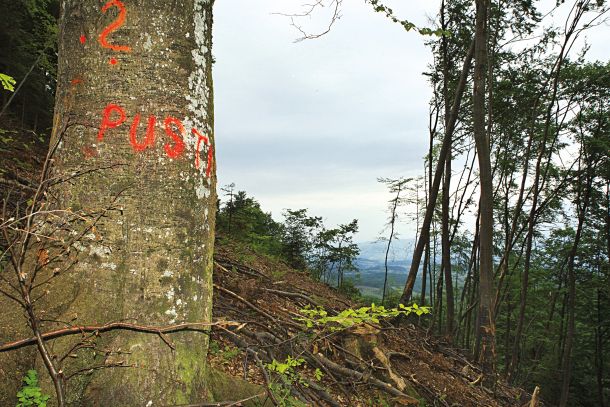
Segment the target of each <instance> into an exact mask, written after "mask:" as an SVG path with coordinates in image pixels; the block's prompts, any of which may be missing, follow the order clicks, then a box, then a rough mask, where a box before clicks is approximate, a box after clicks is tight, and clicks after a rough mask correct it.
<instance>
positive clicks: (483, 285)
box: [473, 0, 495, 382]
mask: <svg viewBox="0 0 610 407" xmlns="http://www.w3.org/2000/svg"><path fill="white" fill-rule="evenodd" d="M475 3H476V28H475V30H476V31H475V55H474V59H475V66H474V93H473V121H474V123H473V129H474V139H475V145H476V148H477V154H478V157H479V176H480V188H481V197H480V222H481V225H480V232H479V233H480V239H479V247H480V255H479V325H478V326H479V337H480V339H481V351H480V353H479V362H480V363H481V364H482V366H483V373H484V374H485V375H486V376H487V377H486V380H487V381H491V382H494V381H495V377H494V376H495V323H494V316H493V182H492V173H491V157H490V140H489V139H488V138H487V132H486V129H485V116H486V115H485V83H486V75H485V73H486V72H487V70H486V65H487V35H488V34H487V13H488V7H489V4H488V0H476V2H475Z"/></svg>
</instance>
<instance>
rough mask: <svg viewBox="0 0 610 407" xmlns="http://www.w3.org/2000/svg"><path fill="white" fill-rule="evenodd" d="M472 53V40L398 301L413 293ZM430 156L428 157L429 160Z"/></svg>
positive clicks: (403, 301) (406, 300)
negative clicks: (424, 212) (419, 231)
mask: <svg viewBox="0 0 610 407" xmlns="http://www.w3.org/2000/svg"><path fill="white" fill-rule="evenodd" d="M473 55H474V41H473V42H472V44H471V46H470V49H469V51H468V54H467V55H466V58H465V59H464V66H463V67H462V73H461V75H460V80H459V82H458V86H457V89H456V91H455V98H454V100H453V105H452V106H451V113H450V115H449V120H448V122H447V125H446V126H445V138H444V140H443V144H442V146H441V150H440V152H439V155H438V162H437V163H436V170H435V172H434V181H433V183H432V185H430V194H429V197H430V198H429V200H428V207H427V208H426V214H425V216H424V220H423V223H422V227H421V233H420V234H419V239H418V241H417V245H416V246H415V251H414V253H413V259H412V260H411V266H410V268H409V274H408V276H407V282H406V283H405V288H404V290H403V293H402V296H401V297H400V302H401V303H403V304H406V303H407V302H409V300H410V299H411V295H412V293H413V286H414V285H415V279H416V277H417V272H418V270H419V265H420V262H421V258H422V254H423V252H424V248H425V246H426V241H427V240H428V239H429V237H430V225H431V224H432V217H433V215H434V207H435V206H436V199H437V198H438V191H439V188H440V185H441V179H442V176H443V172H444V167H445V160H446V159H447V154H448V153H449V147H450V140H451V138H450V136H451V135H453V131H454V129H455V124H456V122H457V117H458V113H459V109H460V105H461V101H462V96H463V94H464V89H465V88H466V82H467V80H468V74H469V73H470V67H471V64H472V58H473ZM431 159H432V157H430V160H431Z"/></svg>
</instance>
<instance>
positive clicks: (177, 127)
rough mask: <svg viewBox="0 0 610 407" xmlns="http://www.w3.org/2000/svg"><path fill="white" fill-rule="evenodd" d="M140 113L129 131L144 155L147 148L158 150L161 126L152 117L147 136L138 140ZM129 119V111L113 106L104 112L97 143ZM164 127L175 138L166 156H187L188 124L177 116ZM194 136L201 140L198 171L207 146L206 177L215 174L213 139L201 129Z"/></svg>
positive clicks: (131, 141)
mask: <svg viewBox="0 0 610 407" xmlns="http://www.w3.org/2000/svg"><path fill="white" fill-rule="evenodd" d="M141 118H142V117H141V115H140V113H137V114H136V115H135V116H134V118H133V121H132V122H131V126H130V128H129V144H130V145H131V147H132V149H133V150H134V151H136V152H142V151H144V150H146V149H147V148H151V147H154V145H155V127H156V125H157V117H156V116H154V115H150V116H148V122H147V125H146V132H145V134H144V139H143V140H138V127H139V125H140V121H141ZM126 119H127V116H126V114H125V110H123V108H122V107H120V106H119V105H116V104H113V103H109V104H108V105H107V106H106V107H105V108H104V111H103V112H102V122H101V124H100V129H99V131H98V133H97V140H98V141H99V142H101V141H103V140H104V135H105V134H106V131H107V130H109V129H114V128H117V127H119V126H121V125H122V124H123V123H124V122H125V120H126ZM163 128H164V130H165V134H166V135H167V136H168V137H169V138H170V139H171V141H172V142H171V143H165V144H164V145H163V150H165V154H166V155H167V156H168V157H169V158H171V159H177V158H179V157H180V156H182V155H183V154H184V149H185V143H184V137H185V136H186V129H185V128H184V124H183V123H182V122H181V121H180V120H178V119H177V118H175V117H172V116H167V117H166V118H165V120H164V121H163ZM191 133H192V134H193V136H195V137H197V142H196V145H195V168H197V169H199V168H200V167H201V157H200V154H201V150H202V146H201V144H202V143H203V145H204V148H203V150H206V151H207V163H206V169H205V175H206V177H209V176H210V174H211V171H212V160H213V158H214V150H213V147H212V145H211V143H210V139H209V138H208V137H207V136H205V135H203V134H201V133H200V132H199V131H198V130H197V129H195V128H193V129H192V130H191Z"/></svg>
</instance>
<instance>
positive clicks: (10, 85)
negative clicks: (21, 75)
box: [0, 73, 17, 92]
mask: <svg viewBox="0 0 610 407" xmlns="http://www.w3.org/2000/svg"><path fill="white" fill-rule="evenodd" d="M0 82H2V87H3V88H4V89H5V90H8V91H10V92H14V91H15V84H16V83H17V81H16V80H15V79H14V78H13V77H12V76H8V75H5V74H3V73H0Z"/></svg>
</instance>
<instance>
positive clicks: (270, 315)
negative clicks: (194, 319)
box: [212, 247, 542, 406]
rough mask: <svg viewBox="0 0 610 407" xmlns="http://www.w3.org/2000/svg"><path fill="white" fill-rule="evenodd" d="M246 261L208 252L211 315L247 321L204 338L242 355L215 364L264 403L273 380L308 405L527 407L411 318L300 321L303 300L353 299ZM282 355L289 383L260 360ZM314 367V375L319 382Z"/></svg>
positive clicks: (335, 305)
mask: <svg viewBox="0 0 610 407" xmlns="http://www.w3.org/2000/svg"><path fill="white" fill-rule="evenodd" d="M242 257H243V256H242ZM247 258H248V259H249V261H248V265H245V264H244V261H243V260H240V257H238V256H236V255H235V253H234V252H233V251H232V250H230V249H228V248H225V247H218V248H217V250H216V254H215V274H214V282H215V284H214V287H215V297H214V317H215V319H222V320H231V321H236V322H238V323H242V324H246V325H245V326H243V327H241V328H240V329H239V330H238V331H231V330H229V329H227V328H226V327H223V326H217V327H214V328H213V334H212V339H213V340H214V341H218V342H219V343H222V344H224V345H228V346H234V347H237V348H238V349H239V350H240V351H241V353H240V355H241V357H242V358H235V360H234V361H233V366H227V365H226V364H225V365H224V368H225V370H230V373H231V374H233V375H235V376H237V375H239V376H242V377H243V378H244V379H246V380H248V381H251V382H255V383H258V384H261V385H264V387H265V388H266V389H268V390H267V397H266V400H267V403H268V405H283V404H282V403H281V400H279V397H278V394H277V392H276V391H272V389H274V388H275V387H274V386H277V385H281V386H284V388H285V389H289V392H290V394H291V396H292V397H294V398H295V399H297V400H299V401H301V402H302V403H305V404H306V405H316V406H359V405H363V406H364V405H377V403H381V401H382V400H383V401H384V402H385V403H387V404H388V405H395V406H401V405H405V406H408V405H414V406H418V405H423V404H421V403H422V402H424V403H426V405H438V406H453V405H464V406H466V405H472V406H516V405H529V404H530V403H529V402H530V400H531V396H530V395H528V394H526V393H525V392H523V391H522V390H520V389H515V388H512V387H509V386H507V385H505V384H503V383H501V382H498V385H497V387H496V389H495V390H494V391H492V390H490V389H487V388H484V387H482V385H481V383H482V380H480V379H481V375H482V372H481V370H480V368H479V367H478V366H476V365H474V364H472V363H471V362H469V361H468V359H467V358H466V357H464V356H462V355H461V354H460V353H459V352H458V351H456V350H453V349H451V348H450V347H449V346H447V345H444V344H443V343H441V342H438V341H436V340H434V339H432V338H430V337H428V336H427V335H426V333H425V331H424V330H423V329H420V328H418V327H415V326H414V325H408V326H405V327H398V328H397V327H394V326H392V325H390V324H389V323H387V322H385V323H384V322H381V323H380V324H373V325H366V324H364V325H360V326H355V327H351V328H349V329H344V330H338V331H329V330H326V329H322V328H309V329H308V328H306V327H305V324H303V323H301V322H300V321H298V320H297V318H299V317H302V316H303V315H302V314H300V313H299V310H301V309H303V308H305V307H307V306H310V307H317V306H322V307H324V309H325V310H326V311H327V312H328V313H329V315H336V314H338V313H339V312H340V311H342V310H343V309H345V308H348V307H349V308H357V307H358V305H357V304H355V303H353V302H351V301H349V300H346V299H345V298H343V297H342V296H341V295H340V294H339V293H337V292H336V291H335V290H333V289H331V288H329V287H327V286H325V285H323V284H321V283H318V282H315V281H313V280H311V279H310V278H309V277H308V276H307V275H306V274H304V273H301V272H297V271H294V270H290V269H288V268H287V267H286V266H284V265H282V264H280V263H277V262H273V261H271V260H266V259H262V258H260V257H257V256H254V255H250V256H247ZM254 263H256V264H254ZM287 358H293V359H302V360H303V361H304V365H303V366H305V367H303V368H302V369H300V370H299V373H298V380H287V379H286V376H285V375H280V374H277V372H274V371H272V369H269V367H268V364H271V363H272V362H273V361H274V360H275V361H278V362H282V361H284V360H286V359H287ZM212 364H213V365H214V364H215V363H214V361H213V359H212ZM314 372H319V373H321V374H318V375H317V376H318V379H319V376H322V378H321V380H317V379H316V377H315V376H316V374H315V373H314ZM286 391H287V392H288V390H286ZM371 403H373V404H371ZM266 405H267V404H266ZM380 405H383V404H380ZM538 405H542V404H538Z"/></svg>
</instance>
